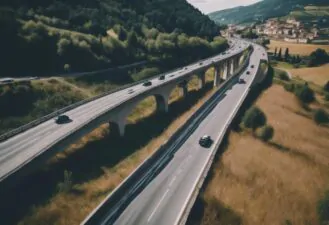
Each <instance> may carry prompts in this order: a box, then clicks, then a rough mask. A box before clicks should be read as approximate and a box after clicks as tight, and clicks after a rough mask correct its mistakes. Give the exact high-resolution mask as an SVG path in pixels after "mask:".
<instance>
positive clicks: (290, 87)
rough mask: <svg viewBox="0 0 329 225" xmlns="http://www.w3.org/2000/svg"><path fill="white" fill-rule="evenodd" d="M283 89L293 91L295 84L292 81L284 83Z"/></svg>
mask: <svg viewBox="0 0 329 225" xmlns="http://www.w3.org/2000/svg"><path fill="white" fill-rule="evenodd" d="M284 89H285V90H286V91H289V92H294V91H295V85H294V84H292V83H288V84H284Z"/></svg>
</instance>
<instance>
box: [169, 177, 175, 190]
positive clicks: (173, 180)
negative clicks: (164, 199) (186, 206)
mask: <svg viewBox="0 0 329 225" xmlns="http://www.w3.org/2000/svg"><path fill="white" fill-rule="evenodd" d="M175 180H176V176H174V177H173V179H171V181H170V183H169V187H170V186H171V185H172V184H173V183H174V182H175Z"/></svg>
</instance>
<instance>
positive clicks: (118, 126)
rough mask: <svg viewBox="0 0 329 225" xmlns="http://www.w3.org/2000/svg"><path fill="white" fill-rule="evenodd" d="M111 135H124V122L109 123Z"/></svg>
mask: <svg viewBox="0 0 329 225" xmlns="http://www.w3.org/2000/svg"><path fill="white" fill-rule="evenodd" d="M109 125H110V131H111V134H114V135H115V136H120V137H123V136H124V135H125V128H126V123H125V122H124V121H115V122H112V121H110V122H109Z"/></svg>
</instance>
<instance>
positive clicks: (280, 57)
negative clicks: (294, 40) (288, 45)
mask: <svg viewBox="0 0 329 225" xmlns="http://www.w3.org/2000/svg"><path fill="white" fill-rule="evenodd" d="M277 58H278V60H281V59H282V49H281V48H280V49H279V54H278V56H277Z"/></svg>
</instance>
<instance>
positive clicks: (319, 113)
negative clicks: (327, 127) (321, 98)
mask: <svg viewBox="0 0 329 225" xmlns="http://www.w3.org/2000/svg"><path fill="white" fill-rule="evenodd" d="M313 120H314V121H315V122H316V123H317V124H322V123H327V122H328V120H329V115H328V113H327V112H326V111H325V110H323V109H317V110H315V112H314V114H313Z"/></svg>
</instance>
